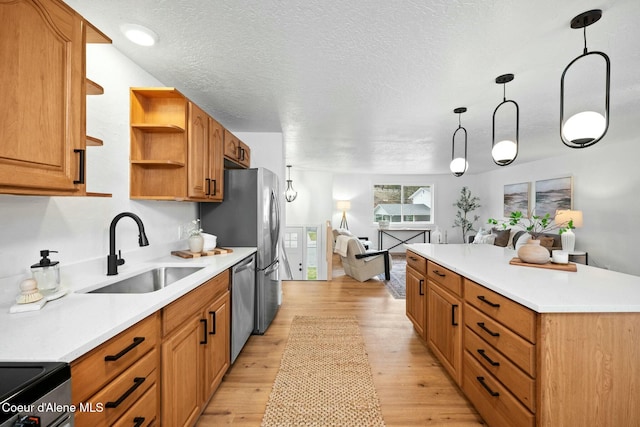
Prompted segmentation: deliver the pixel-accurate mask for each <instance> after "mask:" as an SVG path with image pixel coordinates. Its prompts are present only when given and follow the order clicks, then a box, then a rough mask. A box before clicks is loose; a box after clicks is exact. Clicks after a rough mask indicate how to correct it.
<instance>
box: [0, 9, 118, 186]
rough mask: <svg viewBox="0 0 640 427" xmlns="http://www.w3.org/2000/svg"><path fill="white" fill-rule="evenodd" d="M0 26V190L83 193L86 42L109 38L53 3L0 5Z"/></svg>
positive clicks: (104, 40)
mask: <svg viewBox="0 0 640 427" xmlns="http://www.w3.org/2000/svg"><path fill="white" fill-rule="evenodd" d="M0 22H2V25H0V40H11V43H0V57H1V58H3V60H2V61H0V90H1V91H2V94H3V95H2V100H1V101H0V192H2V193H12V194H41V195H85V194H86V190H85V172H86V171H85V165H86V162H85V148H86V136H85V127H86V126H85V117H86V116H85V105H86V102H85V94H87V93H93V90H89V91H87V83H86V82H85V41H86V42H105V43H110V42H111V40H109V39H108V38H107V37H106V36H104V35H103V34H102V33H100V32H99V31H98V30H97V29H96V28H95V27H93V26H92V25H91V24H89V23H88V22H86V21H84V20H83V18H82V17H81V16H80V15H78V14H77V13H76V12H75V11H73V10H72V9H71V8H69V7H68V6H66V5H65V4H64V3H62V2H60V1H57V0H38V1H36V0H0ZM91 86H92V87H93V86H94V85H93V84H91Z"/></svg>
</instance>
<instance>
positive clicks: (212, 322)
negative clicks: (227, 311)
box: [209, 311, 216, 335]
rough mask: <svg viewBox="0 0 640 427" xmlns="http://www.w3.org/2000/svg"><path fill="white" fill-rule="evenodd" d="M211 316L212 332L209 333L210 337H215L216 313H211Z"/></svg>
mask: <svg viewBox="0 0 640 427" xmlns="http://www.w3.org/2000/svg"><path fill="white" fill-rule="evenodd" d="M209 314H210V315H211V331H209V335H215V334H216V312H215V311H210V312H209Z"/></svg>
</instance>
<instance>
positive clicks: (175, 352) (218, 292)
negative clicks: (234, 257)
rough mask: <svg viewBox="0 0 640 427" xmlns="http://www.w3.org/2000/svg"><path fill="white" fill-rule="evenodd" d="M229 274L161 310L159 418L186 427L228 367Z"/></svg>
mask: <svg viewBox="0 0 640 427" xmlns="http://www.w3.org/2000/svg"><path fill="white" fill-rule="evenodd" d="M228 287H229V272H228V271H225V272H224V273H221V274H219V275H217V276H216V277H214V278H213V279H211V280H209V281H208V282H206V283H205V284H203V285H201V286H200V287H198V288H197V289H195V290H193V291H191V292H189V293H188V294H187V295H185V296H183V297H182V298H180V299H179V300H177V301H175V302H173V303H171V304H170V305H168V306H167V307H165V308H164V309H163V310H162V316H163V334H164V338H163V342H162V402H166V404H165V405H163V406H162V420H163V424H164V425H171V426H191V425H193V424H195V421H196V420H197V418H198V416H199V415H200V413H201V412H202V410H203V409H204V405H205V404H206V403H207V401H208V400H209V398H210V397H211V395H212V394H213V392H214V391H215V390H216V388H217V387H218V385H219V384H220V381H221V380H222V376H223V375H224V374H225V372H226V371H227V369H228V368H229V365H230V351H229V333H230V317H229V316H230V307H229V291H228Z"/></svg>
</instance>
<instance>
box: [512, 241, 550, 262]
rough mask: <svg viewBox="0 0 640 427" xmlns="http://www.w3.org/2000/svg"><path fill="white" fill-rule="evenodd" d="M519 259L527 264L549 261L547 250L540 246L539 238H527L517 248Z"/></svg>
mask: <svg viewBox="0 0 640 427" xmlns="http://www.w3.org/2000/svg"><path fill="white" fill-rule="evenodd" d="M518 258H520V261H522V262H526V263H529V264H546V263H548V262H549V251H548V250H547V248H545V247H544V246H540V240H533V239H531V240H529V241H528V242H527V243H526V244H524V245H522V246H521V247H520V249H518Z"/></svg>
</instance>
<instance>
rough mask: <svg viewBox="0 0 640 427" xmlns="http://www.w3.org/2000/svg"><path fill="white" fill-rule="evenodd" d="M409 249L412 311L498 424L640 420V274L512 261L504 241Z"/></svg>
mask: <svg viewBox="0 0 640 427" xmlns="http://www.w3.org/2000/svg"><path fill="white" fill-rule="evenodd" d="M406 249H407V251H408V252H407V315H408V317H409V318H410V319H411V320H412V322H413V323H414V326H415V328H416V331H418V333H419V334H420V335H421V336H422V337H423V339H425V341H426V343H427V345H428V347H429V348H430V349H431V350H432V351H433V352H434V354H435V355H436V356H437V357H438V358H439V359H440V360H441V361H442V363H443V366H444V367H445V369H447V371H448V372H449V373H450V374H451V376H452V377H453V379H454V380H455V381H456V382H457V383H458V385H459V386H460V387H461V388H462V390H463V391H464V393H465V394H466V395H467V397H468V398H469V399H470V401H471V402H472V403H473V404H474V406H475V407H476V409H477V410H478V412H480V414H481V415H482V417H483V418H485V420H486V421H487V422H488V423H489V425H495V426H499V425H510V426H577V425H590V426H597V425H599V426H609V425H617V426H632V425H637V422H638V420H640V409H639V408H638V405H637V404H635V401H636V400H637V390H638V387H639V386H640V364H639V363H638V360H640V277H636V276H631V275H627V274H622V273H616V272H612V271H608V270H603V269H598V268H595V267H591V266H586V265H577V271H576V272H570V271H558V270H549V269H543V268H534V267H527V266H516V265H510V264H509V261H510V260H511V259H512V258H513V257H515V256H516V254H515V251H513V250H511V249H507V248H501V247H496V246H493V245H465V244H460V245H436V244H410V245H406Z"/></svg>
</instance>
